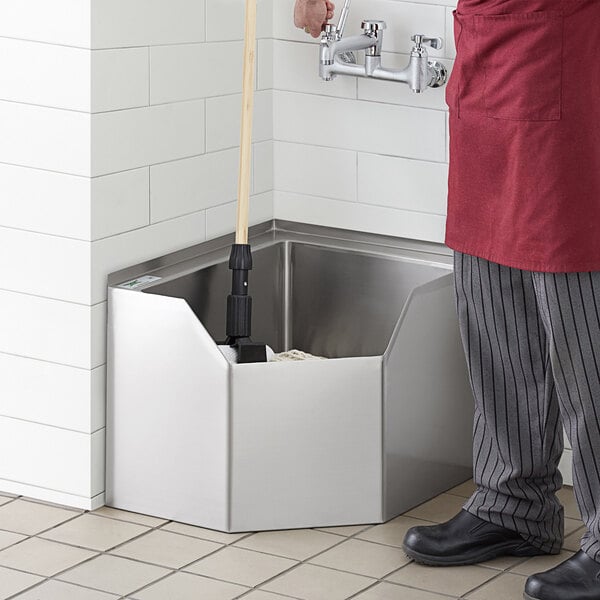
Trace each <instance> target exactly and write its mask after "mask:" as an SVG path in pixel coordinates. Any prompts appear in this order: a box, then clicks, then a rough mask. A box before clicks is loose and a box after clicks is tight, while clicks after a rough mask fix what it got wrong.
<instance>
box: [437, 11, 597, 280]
mask: <svg viewBox="0 0 600 600" xmlns="http://www.w3.org/2000/svg"><path fill="white" fill-rule="evenodd" d="M454 19H455V21H454V26H455V29H454V35H455V41H456V47H457V57H456V62H455V65H454V70H453V72H452V75H451V77H450V81H449V82H448V85H447V88H446V101H447V103H448V106H449V108H450V174H449V179H448V219H447V225H446V244H447V245H448V246H449V247H450V248H452V249H454V250H458V251H460V252H465V253H468V254H473V255H475V256H479V257H482V258H485V259H487V260H491V261H493V262H497V263H500V264H503V265H507V266H510V267H516V268H519V269H525V270H529V271H550V272H568V271H600V58H599V53H600V0H525V1H524V0H459V2H458V7H457V9H456V10H455V11H454Z"/></svg>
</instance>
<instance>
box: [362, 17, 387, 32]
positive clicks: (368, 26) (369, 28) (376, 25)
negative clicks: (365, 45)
mask: <svg viewBox="0 0 600 600" xmlns="http://www.w3.org/2000/svg"><path fill="white" fill-rule="evenodd" d="M360 27H361V29H362V30H363V31H364V32H365V33H366V34H377V32H378V31H383V30H384V29H387V25H386V23H385V21H372V20H370V19H366V20H365V21H363V22H362V24H361V26H360Z"/></svg>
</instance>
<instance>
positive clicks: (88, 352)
mask: <svg viewBox="0 0 600 600" xmlns="http://www.w3.org/2000/svg"><path fill="white" fill-rule="evenodd" d="M243 8H244V3H243V0H231V1H227V0H128V1H127V2H122V1H120V0H56V1H53V2H47V1H46V0H44V1H41V0H19V2H4V3H0V57H1V58H2V60H1V61H0V131H1V132H2V135H1V136H0V248H2V253H0V455H1V456H2V457H3V458H2V461H0V489H2V490H3V491H7V492H13V493H16V494H25V495H29V496H33V497H36V498H39V499H43V500H48V501H53V502H61V503H65V504H70V505H73V506H77V507H80V508H92V507H95V506H99V505H101V504H102V503H103V500H104V496H103V491H104V434H105V431H104V427H105V396H106V384H105V378H106V366H105V363H106V339H105V338H106V335H105V332H106V277H107V274H108V273H110V272H112V271H115V270H117V269H119V268H121V267H125V266H128V265H131V264H134V263H137V262H140V261H143V260H146V259H149V258H153V257H156V256H160V255H162V254H165V253H168V252H171V251H174V250H177V249H180V248H183V247H186V246H190V245H193V244H196V243H198V242H201V241H203V240H205V239H207V238H210V237H214V236H218V235H221V234H223V233H228V232H230V231H232V229H233V225H234V222H235V220H234V218H235V203H234V201H235V199H236V189H237V166H238V154H239V150H238V146H239V133H238V129H239V126H238V123H239V112H240V108H241V96H240V93H241V64H242V48H243V41H242V40H243V14H244V11H243ZM271 37H272V3H271V0H259V38H260V48H259V54H258V58H259V62H260V68H259V73H260V80H261V81H265V80H266V82H267V84H266V85H265V86H263V87H262V88H261V90H260V92H259V93H258V95H257V110H256V113H257V116H256V128H255V140H256V142H257V143H256V154H255V157H254V173H253V176H254V184H253V193H254V194H255V195H254V197H253V203H252V214H251V222H252V223H257V222H262V221H265V220H268V219H271V218H272V217H273V202H274V201H273V142H272V139H273V118H272V114H273V109H272V85H271V83H270V79H269V73H271V74H272V71H273V69H272V59H271V58H270V57H271V56H272V48H271V46H270V41H271V39H270V38H271ZM264 42H268V43H269V44H267V45H265V44H264ZM263 55H264V56H263ZM271 78H272V77H271ZM15 448H19V451H18V452H15Z"/></svg>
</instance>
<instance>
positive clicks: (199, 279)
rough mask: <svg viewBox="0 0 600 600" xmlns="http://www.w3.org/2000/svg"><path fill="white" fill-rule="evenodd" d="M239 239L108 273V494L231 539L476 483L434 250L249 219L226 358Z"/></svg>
mask: <svg viewBox="0 0 600 600" xmlns="http://www.w3.org/2000/svg"><path fill="white" fill-rule="evenodd" d="M232 242H233V236H224V237H222V238H219V239H216V240H211V241H209V242H205V243H202V244H198V245H197V246H194V247H192V248H187V249H185V250H182V251H179V252H175V253H173V254H170V255H167V256H164V257H161V258H158V259H155V260H152V261H148V262H146V263H143V264H140V265H136V266H134V267H131V268H128V269H125V270H123V271H120V272H118V273H114V274H112V275H111V276H110V277H109V282H108V283H109V295H108V404H107V432H106V433H107V451H106V459H107V476H106V477H107V478H106V504H107V505H109V506H112V507H115V508H120V509H124V510H129V511H135V512H139V513H144V514H149V515H154V516H157V517H162V518H165V519H171V520H174V521H179V522H183V523H188V524H192V525H197V526H201V527H205V528H210V529H215V530H219V531H224V532H246V531H260V530H272V529H292V528H301V527H302V528H304V527H326V526H337V525H353V524H367V523H381V522H384V521H387V520H389V519H391V518H393V517H395V516H397V515H399V514H400V513H402V512H405V511H406V510H408V509H410V508H411V507H413V506H415V505H417V504H420V503H422V502H424V501H426V500H428V499H429V498H431V497H433V496H435V495H437V494H439V493H441V492H443V491H445V490H447V489H449V488H451V487H453V486H455V485H457V484H459V483H461V482H463V481H465V480H466V479H469V478H470V476H471V464H472V462H471V461H472V458H471V431H472V423H473V401H472V394H471V391H470V388H469V382H468V376H467V369H466V364H465V359H464V354H463V350H462V346H461V343H460V336H459V331H458V324H457V318H456V313H455V306H454V292H453V282H452V278H453V276H452V264H451V263H452V259H451V255H450V254H449V253H448V250H447V249H446V248H444V247H443V246H441V245H436V244H429V243H421V242H415V241H410V240H403V239H399V238H393V237H387V236H381V235H375V234H367V233H358V232H352V231H345V230H338V229H332V228H325V227H319V226H314V225H305V224H299V223H291V222H283V221H270V222H267V223H263V224H261V225H258V226H256V227H253V228H252V229H251V231H250V243H251V244H252V248H253V258H254V268H253V270H252V272H251V274H250V294H251V296H252V297H253V307H254V310H253V328H252V338H253V339H254V340H255V341H260V342H264V343H267V344H269V345H270V346H271V347H272V348H273V349H274V350H275V351H276V352H281V351H284V350H289V349H292V348H298V349H301V350H303V351H305V352H308V353H311V354H314V355H317V356H324V357H326V360H308V361H293V362H271V363H256V364H232V363H230V362H228V361H227V360H226V359H225V357H224V356H223V354H222V353H221V351H220V350H219V348H218V343H220V342H221V340H222V339H223V337H224V331H225V306H226V297H227V294H228V293H229V287H230V277H231V275H230V271H229V269H228V258H229V251H230V247H231V244H232Z"/></svg>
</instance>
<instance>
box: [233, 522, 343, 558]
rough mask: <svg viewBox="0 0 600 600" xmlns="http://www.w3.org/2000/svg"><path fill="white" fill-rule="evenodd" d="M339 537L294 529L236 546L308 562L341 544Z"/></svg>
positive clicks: (260, 535)
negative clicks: (311, 558) (318, 554)
mask: <svg viewBox="0 0 600 600" xmlns="http://www.w3.org/2000/svg"><path fill="white" fill-rule="evenodd" d="M341 541H342V540H341V538H340V536H339V535H333V534H331V533H324V532H323V531H314V530H312V529H292V530H289V531H263V532H260V533H255V534H254V535H251V536H250V537H247V538H244V539H243V540H240V541H239V542H236V543H235V545H236V546H238V547H240V548H247V549H248V550H258V551H259V552H266V553H267V554H276V555H277V556H284V557H286V558H293V559H296V560H306V559H307V558H310V557H311V556H314V555H315V554H317V553H319V552H323V550H327V549H328V548H331V547H332V546H335V544H339V543H340V542H341Z"/></svg>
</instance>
